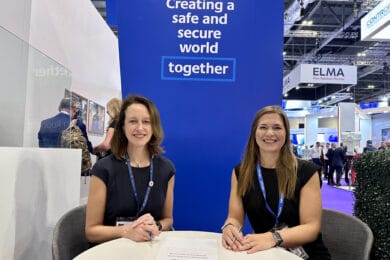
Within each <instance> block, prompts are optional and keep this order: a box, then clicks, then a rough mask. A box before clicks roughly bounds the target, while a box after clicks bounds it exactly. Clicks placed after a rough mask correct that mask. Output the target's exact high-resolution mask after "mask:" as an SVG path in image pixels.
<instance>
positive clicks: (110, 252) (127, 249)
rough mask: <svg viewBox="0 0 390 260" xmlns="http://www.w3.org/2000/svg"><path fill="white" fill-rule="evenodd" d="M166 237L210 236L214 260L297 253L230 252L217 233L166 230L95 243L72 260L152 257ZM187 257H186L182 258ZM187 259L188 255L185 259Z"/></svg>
mask: <svg viewBox="0 0 390 260" xmlns="http://www.w3.org/2000/svg"><path fill="white" fill-rule="evenodd" d="M169 238H185V239H193V240H194V241H195V240H197V239H213V240H216V243H215V244H216V245H217V254H218V259H220V260H222V259H223V260H240V259H243V260H247V259H248V260H250V259H256V260H259V259H267V260H272V259H275V260H279V259H283V260H290V259H291V260H294V259H295V260H297V259H301V258H299V257H298V256H296V255H294V254H292V253H290V252H287V251H286V250H284V249H283V248H271V249H268V250H264V251H260V252H257V253H254V254H247V253H246V252H233V251H230V250H227V249H225V248H223V247H222V242H221V234H220V233H211V232H201V231H167V232H162V233H161V234H160V236H159V237H158V238H156V239H155V240H154V241H151V242H134V241H132V240H129V239H125V238H119V239H115V240H112V241H108V242H105V243H102V244H100V245H97V246H95V247H93V248H90V249H88V250H87V251H85V252H83V253H81V254H80V255H78V256H77V257H75V258H74V259H75V260H87V259H88V260H91V259H93V260H99V259H104V260H106V259H110V260H115V259H118V260H119V259H120V260H122V259H127V260H132V259H137V260H138V259H142V260H149V259H150V260H151V259H153V260H154V259H156V258H157V255H158V253H159V250H160V247H161V245H162V244H163V243H164V241H166V240H167V239H168V240H169ZM186 259H187V258H186ZM189 259H190V258H189Z"/></svg>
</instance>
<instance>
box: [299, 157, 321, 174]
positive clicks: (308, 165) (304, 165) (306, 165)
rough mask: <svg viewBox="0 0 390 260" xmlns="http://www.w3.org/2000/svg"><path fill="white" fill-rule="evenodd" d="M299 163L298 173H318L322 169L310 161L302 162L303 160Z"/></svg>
mask: <svg viewBox="0 0 390 260" xmlns="http://www.w3.org/2000/svg"><path fill="white" fill-rule="evenodd" d="M297 161H298V172H299V171H302V170H305V171H314V172H315V171H317V170H318V169H319V168H320V167H319V166H318V165H317V164H315V163H313V162H311V161H308V160H302V159H297Z"/></svg>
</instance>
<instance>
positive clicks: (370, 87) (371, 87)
mask: <svg viewBox="0 0 390 260" xmlns="http://www.w3.org/2000/svg"><path fill="white" fill-rule="evenodd" d="M367 88H369V89H373V88H375V86H374V85H372V84H370V85H368V86H367Z"/></svg>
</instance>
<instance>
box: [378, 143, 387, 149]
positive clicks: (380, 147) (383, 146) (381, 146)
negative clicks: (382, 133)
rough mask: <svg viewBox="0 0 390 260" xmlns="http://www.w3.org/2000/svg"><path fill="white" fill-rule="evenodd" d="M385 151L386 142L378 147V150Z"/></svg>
mask: <svg viewBox="0 0 390 260" xmlns="http://www.w3.org/2000/svg"><path fill="white" fill-rule="evenodd" d="M385 149H386V141H382V142H381V145H380V146H379V147H378V150H385Z"/></svg>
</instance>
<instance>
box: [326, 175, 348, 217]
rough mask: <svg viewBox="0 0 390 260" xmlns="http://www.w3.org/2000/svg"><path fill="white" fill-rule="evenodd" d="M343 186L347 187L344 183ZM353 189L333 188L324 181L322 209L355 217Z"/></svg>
mask: <svg viewBox="0 0 390 260" xmlns="http://www.w3.org/2000/svg"><path fill="white" fill-rule="evenodd" d="M341 184H342V185H345V184H344V183H343V182H342V183H341ZM352 189H353V187H351V186H340V187H336V186H331V185H328V184H327V183H326V181H324V182H323V183H322V188H321V193H322V207H323V208H327V209H334V210H337V211H341V212H344V213H346V214H349V215H353V205H354V203H355V197H354V194H353V191H352Z"/></svg>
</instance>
